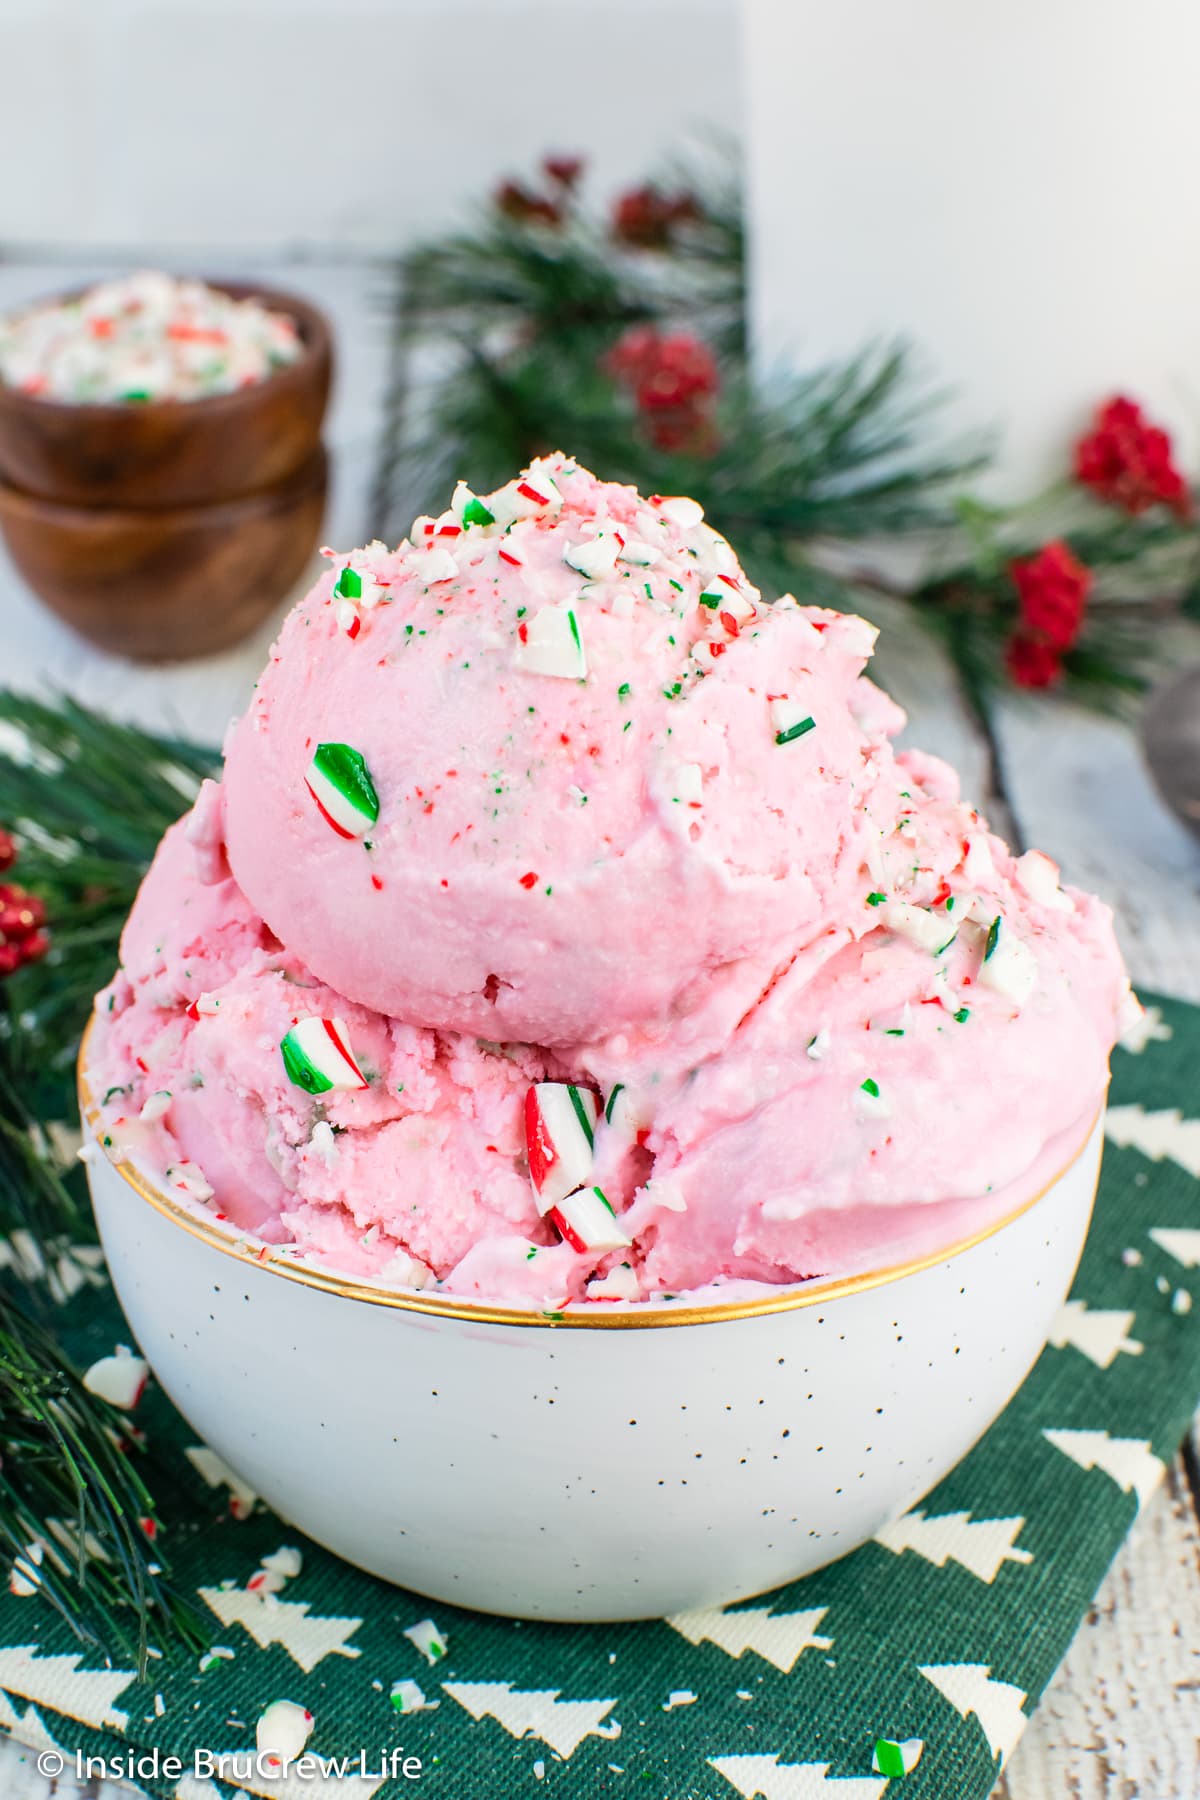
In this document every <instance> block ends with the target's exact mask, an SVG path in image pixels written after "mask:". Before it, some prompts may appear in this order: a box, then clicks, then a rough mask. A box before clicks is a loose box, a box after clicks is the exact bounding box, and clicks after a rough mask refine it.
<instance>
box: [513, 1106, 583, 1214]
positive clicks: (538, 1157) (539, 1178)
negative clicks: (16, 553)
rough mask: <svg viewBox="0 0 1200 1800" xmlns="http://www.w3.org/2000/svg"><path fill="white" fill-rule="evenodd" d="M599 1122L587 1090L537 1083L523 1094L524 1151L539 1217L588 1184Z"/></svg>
mask: <svg viewBox="0 0 1200 1800" xmlns="http://www.w3.org/2000/svg"><path fill="white" fill-rule="evenodd" d="M599 1117H600V1099H599V1096H598V1095H597V1094H594V1093H593V1092H592V1090H591V1088H585V1087H576V1086H575V1085H574V1083H572V1082H566V1081H538V1082H535V1083H534V1084H533V1085H532V1086H531V1087H530V1088H529V1090H528V1091H527V1093H526V1095H525V1149H526V1154H527V1155H528V1158H529V1179H530V1181H531V1182H532V1184H533V1191H534V1194H535V1195H536V1196H537V1204H538V1211H539V1212H540V1213H542V1214H545V1213H547V1212H549V1210H550V1208H551V1207H552V1206H554V1205H556V1204H557V1203H558V1201H560V1200H564V1199H565V1198H566V1196H567V1195H568V1194H570V1193H572V1192H573V1191H574V1190H575V1189H576V1188H580V1187H582V1186H583V1185H584V1183H585V1182H586V1181H587V1179H588V1176H589V1175H590V1174H591V1172H592V1160H593V1154H594V1146H595V1135H596V1122H597V1120H598V1119H599Z"/></svg>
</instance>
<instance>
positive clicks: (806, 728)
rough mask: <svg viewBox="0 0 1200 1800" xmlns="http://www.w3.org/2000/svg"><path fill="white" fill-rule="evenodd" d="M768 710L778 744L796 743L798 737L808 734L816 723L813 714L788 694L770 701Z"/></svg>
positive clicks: (772, 730) (772, 731) (773, 734)
mask: <svg viewBox="0 0 1200 1800" xmlns="http://www.w3.org/2000/svg"><path fill="white" fill-rule="evenodd" d="M767 710H768V713H769V716H770V720H771V733H772V736H773V737H774V739H775V742H776V743H777V744H791V743H794V742H795V741H796V739H797V738H802V737H805V736H807V734H808V733H809V732H810V731H811V730H812V729H813V727H814V726H815V725H816V720H815V719H814V718H813V717H812V715H811V714H810V713H806V712H805V710H804V708H803V707H802V706H798V705H797V704H796V702H795V701H794V700H789V699H788V698H787V697H786V695H781V696H780V698H779V699H777V700H771V701H769V702H768V706H767Z"/></svg>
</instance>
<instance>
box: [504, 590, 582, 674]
mask: <svg viewBox="0 0 1200 1800" xmlns="http://www.w3.org/2000/svg"><path fill="white" fill-rule="evenodd" d="M513 662H514V664H515V666H516V667H517V668H518V669H526V670H528V672H529V673H530V674H531V675H557V676H559V677H560V678H561V679H563V680H566V681H586V679H587V672H588V665H587V653H586V651H585V650H584V647H583V634H582V632H581V630H580V627H579V618H578V615H577V614H576V612H575V608H574V607H573V606H543V607H542V608H541V609H540V610H539V611H538V612H536V613H534V615H533V617H532V618H531V619H528V620H522V621H521V623H520V624H519V625H518V627H517V648H516V653H515V655H514V657H513Z"/></svg>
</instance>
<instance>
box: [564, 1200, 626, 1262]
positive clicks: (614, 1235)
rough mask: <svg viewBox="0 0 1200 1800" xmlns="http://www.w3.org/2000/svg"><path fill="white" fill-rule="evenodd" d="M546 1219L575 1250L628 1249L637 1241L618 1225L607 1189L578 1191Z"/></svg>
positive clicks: (596, 1251)
mask: <svg viewBox="0 0 1200 1800" xmlns="http://www.w3.org/2000/svg"><path fill="white" fill-rule="evenodd" d="M546 1216H547V1218H548V1219H549V1220H550V1223H551V1224H552V1225H553V1226H554V1228H555V1230H556V1231H557V1232H558V1233H559V1235H560V1236H561V1237H562V1238H563V1240H564V1241H565V1242H566V1243H568V1244H570V1246H571V1248H572V1250H579V1251H591V1252H595V1253H598V1252H601V1251H605V1250H625V1249H627V1248H628V1246H629V1245H630V1244H631V1243H632V1242H633V1240H632V1238H630V1237H629V1236H628V1234H627V1233H626V1232H624V1231H622V1229H621V1227H620V1225H619V1224H618V1223H617V1215H616V1213H615V1212H614V1211H613V1209H612V1206H611V1204H610V1203H609V1200H608V1196H607V1195H606V1194H605V1192H604V1190H603V1188H598V1187H581V1188H576V1189H575V1192H574V1193H573V1194H567V1195H566V1196H565V1197H564V1198H563V1199H562V1200H560V1201H559V1202H558V1203H557V1205H555V1206H552V1207H551V1208H550V1209H549V1212H548V1213H547V1215H546Z"/></svg>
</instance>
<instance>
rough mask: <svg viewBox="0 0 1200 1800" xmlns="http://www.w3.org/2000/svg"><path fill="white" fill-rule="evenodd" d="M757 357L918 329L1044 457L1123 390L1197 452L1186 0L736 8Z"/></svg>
mask: <svg viewBox="0 0 1200 1800" xmlns="http://www.w3.org/2000/svg"><path fill="white" fill-rule="evenodd" d="M745 8H746V16H747V24H748V42H747V82H748V117H749V132H748V150H749V155H750V169H751V182H752V192H753V205H752V211H751V219H752V225H753V247H754V272H755V277H756V282H755V300H756V314H757V323H758V326H759V342H760V347H761V349H762V352H763V355H764V357H767V356H770V355H771V354H775V353H779V352H782V351H798V352H799V353H800V354H802V355H803V356H804V357H805V358H806V359H811V358H813V357H814V356H817V355H822V354H825V353H827V352H829V351H831V350H848V349H853V348H854V347H855V346H856V345H858V344H860V343H861V342H862V341H863V340H864V339H865V338H867V337H870V336H873V335H875V336H877V335H892V334H895V333H907V334H910V335H911V336H912V337H913V338H915V340H916V341H917V343H918V344H919V345H920V346H921V347H922V349H923V350H924V352H925V353H926V360H927V362H928V364H929V366H931V367H932V368H933V369H934V370H935V372H937V373H939V374H940V375H942V376H943V377H945V378H947V379H948V380H949V381H950V382H952V383H954V384H955V385H956V386H957V388H958V389H959V391H960V394H961V400H962V403H961V406H960V408H959V409H958V417H959V418H960V419H962V420H966V421H967V422H969V423H972V424H978V423H989V422H993V421H995V422H997V423H1001V424H1004V425H1006V426H1007V428H1008V430H1007V437H1006V450H1007V456H1006V459H1005V470H1006V485H1009V486H1013V487H1017V488H1027V487H1029V486H1030V485H1032V484H1033V483H1035V482H1036V481H1037V480H1038V479H1039V478H1040V477H1041V476H1042V475H1043V474H1044V473H1046V472H1047V471H1048V470H1049V469H1050V468H1055V469H1057V468H1058V466H1059V459H1060V457H1061V455H1062V451H1063V448H1064V445H1065V444H1066V442H1067V441H1068V440H1069V439H1070V438H1071V437H1072V436H1073V435H1074V433H1075V431H1076V430H1077V429H1078V427H1079V426H1080V424H1081V423H1082V422H1083V418H1084V416H1085V414H1086V413H1087V412H1088V411H1089V410H1090V408H1091V407H1092V406H1093V405H1094V404H1095V402H1096V401H1097V400H1099V399H1102V398H1105V397H1107V396H1108V395H1109V394H1110V393H1112V392H1113V391H1114V389H1126V390H1128V391H1130V392H1131V393H1133V394H1134V395H1135V396H1137V397H1139V398H1142V399H1143V400H1145V402H1146V403H1147V404H1148V406H1150V407H1151V408H1152V409H1153V410H1154V411H1155V412H1156V413H1157V414H1158V415H1160V416H1161V418H1162V419H1163V420H1164V421H1165V422H1166V423H1167V424H1169V425H1170V426H1171V427H1172V428H1173V429H1174V430H1176V431H1178V432H1180V433H1181V435H1182V437H1183V439H1184V445H1185V450H1188V451H1191V452H1194V451H1195V449H1196V447H1197V433H1196V430H1195V425H1196V420H1197V415H1200V228H1198V226H1197V216H1196V204H1195V199H1194V195H1193V191H1192V190H1193V187H1194V183H1195V178H1196V172H1197V170H1198V169H1200V105H1197V92H1198V91H1200V7H1198V6H1197V5H1196V4H1195V3H1194V0H1138V4H1137V5H1136V6H1131V5H1130V4H1129V0H1005V3H1004V4H1003V5H1000V4H988V5H983V4H979V3H977V0H976V3H964V0H902V3H900V4H885V0H836V3H834V4H831V3H830V0H745Z"/></svg>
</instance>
